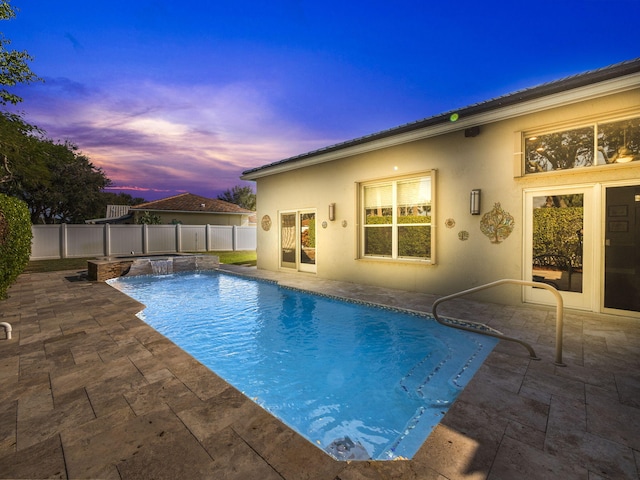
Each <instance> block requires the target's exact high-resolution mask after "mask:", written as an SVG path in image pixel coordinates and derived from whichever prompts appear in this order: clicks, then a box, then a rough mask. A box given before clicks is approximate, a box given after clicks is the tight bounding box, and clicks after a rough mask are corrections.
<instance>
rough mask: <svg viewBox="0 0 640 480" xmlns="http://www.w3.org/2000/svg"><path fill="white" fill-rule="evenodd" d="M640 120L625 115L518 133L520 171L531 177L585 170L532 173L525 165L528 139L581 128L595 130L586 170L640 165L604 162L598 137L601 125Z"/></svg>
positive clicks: (636, 117) (634, 115) (635, 115)
mask: <svg viewBox="0 0 640 480" xmlns="http://www.w3.org/2000/svg"><path fill="white" fill-rule="evenodd" d="M639 118H640V113H637V112H635V113H634V114H632V115H624V116H618V117H612V118H599V119H597V120H591V121H588V122H583V123H580V122H576V123H569V124H562V125H560V124H558V125H556V126H554V127H549V126H548V127H539V128H535V129H527V130H525V131H522V132H518V140H519V143H520V152H521V160H520V162H521V165H520V169H521V171H522V173H521V175H525V176H529V175H539V174H552V173H555V174H557V173H560V172H570V171H572V170H573V171H575V170H576V168H584V167H573V168H565V169H555V170H553V169H552V170H545V171H542V172H530V171H528V170H527V166H526V165H525V162H526V159H527V151H526V142H527V139H528V138H531V137H537V136H541V135H550V134H554V133H561V132H568V131H571V130H578V129H581V128H591V129H593V153H594V156H593V159H592V160H591V165H588V166H586V168H589V169H591V168H598V167H600V168H602V167H611V166H614V165H615V166H616V167H620V166H625V165H629V164H631V165H633V164H636V163H638V162H637V161H636V162H629V163H616V162H613V163H607V162H606V161H604V159H603V158H602V153H599V152H598V146H599V145H598V140H599V139H598V136H599V127H600V126H601V125H607V124H612V123H617V122H623V121H626V120H635V119H639ZM521 175H518V174H517V172H516V175H515V176H521Z"/></svg>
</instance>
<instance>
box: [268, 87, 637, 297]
mask: <svg viewBox="0 0 640 480" xmlns="http://www.w3.org/2000/svg"><path fill="white" fill-rule="evenodd" d="M639 106H640V89H636V90H634V91H631V92H626V93H623V94H617V95H612V96H608V97H605V98H600V99H597V100H590V101H586V102H582V103H580V104H573V105H568V106H564V107H561V108H554V109H553V110H549V111H542V112H539V113H535V114H528V115H524V116H521V117H518V118H513V119H510V120H505V121H500V122H495V123H491V124H481V125H480V134H479V135H478V136H476V137H473V138H466V137H465V135H464V130H459V131H456V132H452V133H448V134H445V135H441V136H438V137H434V138H428V139H424V140H419V141H415V142H412V143H409V144H403V145H398V146H394V147H390V148H385V149H382V150H377V151H374V152H370V153H366V154H360V155H354V156H351V157H347V158H342V159H340V160H334V161H331V162H327V163H324V164H321V165H315V166H310V167H306V168H302V169H298V170H294V171H290V172H285V173H280V174H277V175H272V176H268V177H263V178H259V179H258V180H257V191H258V211H257V215H258V225H260V219H261V218H262V217H263V216H264V215H269V216H270V217H271V220H272V227H271V229H270V230H269V231H265V230H264V229H262V228H260V226H259V227H258V268H263V269H269V270H277V269H278V259H279V250H278V231H279V225H278V218H279V217H278V214H279V212H281V211H284V210H299V209H310V208H315V209H317V219H316V220H317V225H318V227H317V275H318V276H319V277H323V278H330V279H338V280H345V281H353V282H357V283H364V284H372V285H384V286H389V287H397V288H399V289H404V290H410V291H421V292H430V293H436V294H448V293H452V292H454V291H458V290H461V289H466V288H471V287H473V286H476V285H479V284H482V283H486V282H490V281H493V280H496V279H499V278H522V275H523V266H522V259H523V244H524V241H523V231H524V230H523V190H524V189H525V188H532V187H539V186H545V185H546V186H548V185H574V184H583V183H594V182H601V181H613V180H618V179H624V178H628V179H632V178H636V179H640V162H634V163H632V164H626V165H614V166H602V167H589V168H582V169H573V170H568V171H562V172H557V173H545V174H537V175H530V176H523V177H521V176H518V175H517V172H516V173H514V171H515V170H516V169H515V168H514V165H517V166H519V165H520V162H521V157H520V156H518V155H514V153H517V152H518V151H519V148H520V146H519V145H518V141H517V139H518V138H520V137H519V135H520V134H519V132H521V131H527V130H531V129H536V128H541V127H545V128H546V127H549V128H554V127H557V126H560V127H564V126H567V127H569V126H575V125H576V124H577V125H580V124H586V123H589V122H592V121H596V120H598V121H600V120H602V119H607V118H610V117H611V118H618V117H624V116H627V115H630V114H632V113H635V115H638V114H640V107H639ZM514 158H515V162H514ZM429 170H437V179H436V185H435V191H436V195H435V199H434V205H435V209H434V217H435V218H434V226H435V246H436V263H435V264H434V265H429V264H425V263H423V262H394V261H382V260H373V259H357V255H358V249H357V245H356V241H357V229H358V212H357V211H356V198H357V191H356V190H357V186H356V183H357V182H366V181H369V180H375V179H384V178H393V177H397V176H400V175H405V174H411V173H419V172H425V171H429ZM474 188H480V189H482V214H485V213H487V212H488V211H489V210H491V209H492V208H493V206H494V204H495V203H497V202H499V203H500V204H501V206H502V208H503V209H504V210H506V211H507V212H509V213H510V214H511V215H513V217H514V218H515V229H514V230H513V232H512V234H511V236H509V238H507V239H506V240H504V241H503V242H502V243H500V244H493V243H491V242H490V241H489V239H488V238H487V237H486V236H485V235H483V234H482V232H481V231H480V221H481V218H482V215H476V216H474V215H471V214H470V213H469V193H470V191H471V190H472V189H474ZM330 203H335V204H336V219H335V221H333V222H331V221H329V220H328V205H329V204H330ZM447 219H453V220H454V221H455V226H454V227H453V228H447V227H446V226H445V220H447ZM323 221H326V222H327V224H328V225H327V228H322V226H321V225H322V222H323ZM343 221H346V224H347V226H346V227H344V226H343ZM461 231H467V232H469V238H468V240H466V241H461V240H459V238H458V234H459V233H460V232H461ZM482 298H484V299H488V300H495V301H499V302H501V303H519V302H520V301H521V289H520V288H517V287H513V288H511V287H502V289H501V290H500V291H491V292H487V293H485V294H483V295H482Z"/></svg>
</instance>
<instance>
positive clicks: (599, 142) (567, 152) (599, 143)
mask: <svg viewBox="0 0 640 480" xmlns="http://www.w3.org/2000/svg"><path fill="white" fill-rule="evenodd" d="M524 144H525V148H524V150H525V171H526V173H536V172H548V171H553V170H565V169H569V168H577V167H590V166H593V165H607V164H612V163H627V162H633V161H637V160H640V117H638V118H632V119H629V120H622V121H616V122H609V123H598V124H595V125H589V126H586V127H581V128H575V129H571V130H562V131H558V132H551V133H541V134H535V133H533V134H532V133H529V134H525V139H524Z"/></svg>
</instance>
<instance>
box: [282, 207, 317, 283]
mask: <svg viewBox="0 0 640 480" xmlns="http://www.w3.org/2000/svg"><path fill="white" fill-rule="evenodd" d="M280 267H282V268H291V269H295V270H298V271H300V272H310V273H315V272H316V212H315V210H297V211H292V212H282V213H281V214H280Z"/></svg>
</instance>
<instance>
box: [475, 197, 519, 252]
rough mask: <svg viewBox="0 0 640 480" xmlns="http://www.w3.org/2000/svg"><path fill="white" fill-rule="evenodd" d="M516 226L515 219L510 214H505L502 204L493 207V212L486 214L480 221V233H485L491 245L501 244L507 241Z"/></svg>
mask: <svg viewBox="0 0 640 480" xmlns="http://www.w3.org/2000/svg"><path fill="white" fill-rule="evenodd" d="M514 226H515V219H514V218H513V216H512V215H511V214H510V213H509V212H505V211H504V210H503V209H502V207H501V206H500V203H496V204H494V206H493V210H491V211H490V212H487V213H485V214H484V215H483V216H482V220H480V231H481V232H482V233H484V234H485V235H486V236H487V237H489V240H491V243H501V242H502V241H503V240H505V239H506V238H507V237H508V236H509V235H511V232H512V231H513V227H514Z"/></svg>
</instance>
